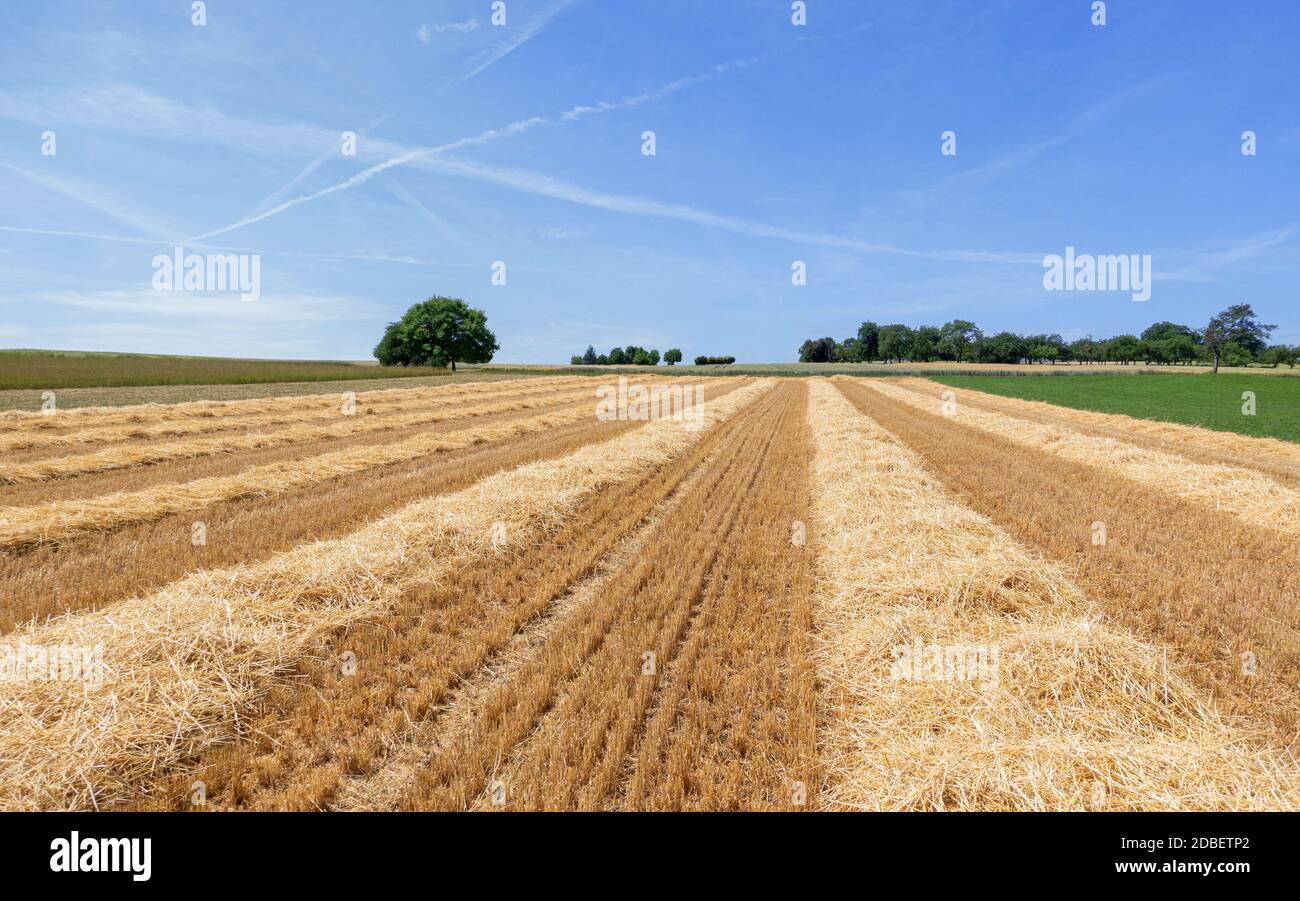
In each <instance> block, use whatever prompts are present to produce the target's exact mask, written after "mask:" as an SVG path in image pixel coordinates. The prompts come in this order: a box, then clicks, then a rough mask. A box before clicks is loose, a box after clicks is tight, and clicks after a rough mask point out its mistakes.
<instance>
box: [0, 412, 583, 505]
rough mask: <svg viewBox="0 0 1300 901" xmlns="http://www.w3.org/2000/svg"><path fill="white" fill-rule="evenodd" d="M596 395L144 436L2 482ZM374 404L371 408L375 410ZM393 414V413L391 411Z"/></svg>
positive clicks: (34, 466) (18, 470)
mask: <svg viewBox="0 0 1300 901" xmlns="http://www.w3.org/2000/svg"><path fill="white" fill-rule="evenodd" d="M590 394H591V390H590V388H569V389H567V390H565V389H564V388H560V389H558V390H550V391H545V392H534V393H530V394H527V395H524V396H522V397H519V396H515V397H508V398H506V399H503V400H498V399H497V398H496V397H495V396H492V395H483V396H482V397H483V399H484V400H487V401H490V402H486V403H473V404H464V403H463V402H462V403H461V404H460V405H454V402H453V404H452V405H446V406H441V405H439V406H433V405H430V406H425V408H424V409H420V410H414V411H411V412H405V411H401V410H398V411H393V412H391V413H388V415H384V414H382V413H381V414H380V415H377V416H376V415H365V416H360V417H358V416H356V415H355V414H349V415H348V416H347V417H346V418H341V419H339V420H338V421H335V422H332V423H329V424H325V425H314V424H312V425H306V424H305V425H291V426H288V427H287V428H278V429H273V430H271V431H248V432H241V433H240V434H236V435H228V436H222V437H214V438H190V439H188V440H184V441H173V442H164V443H154V442H152V441H148V440H143V439H142V440H141V442H140V443H132V444H129V445H125V446H118V447H110V448H105V449H103V450H98V451H93V452H90V453H83V454H74V455H70V456H65V457H54V458H50V459H38V460H32V461H25V462H21V463H16V464H11V465H7V466H5V468H4V469H3V470H0V483H3V484H9V485H15V484H20V483H24V482H40V481H46V480H48V479H56V478H65V477H67V476H73V475H82V474H85V473H91V472H102V471H104V470H110V469H125V468H127V467H131V466H147V465H151V464H156V463H165V462H168V461H171V460H185V459H189V458H192V457H206V456H209V455H211V454H228V453H233V452H236V451H242V450H257V449H262V448H269V447H283V446H285V445H289V444H306V443H308V442H312V441H322V440H325V439H328V438H344V437H348V436H351V435H364V434H368V433H371V432H384V431H392V430H395V429H400V428H405V427H408V426H419V425H431V424H433V423H436V422H446V421H450V420H457V419H461V418H467V417H480V416H490V415H493V414H496V413H505V412H511V411H514V410H529V409H533V408H535V407H539V406H544V405H546V404H547V403H548V402H550V403H559V402H566V401H578V400H586V399H587V398H588V397H589V396H590ZM372 411H373V408H370V410H368V411H367V412H368V413H369V412H372ZM385 412H387V411H385Z"/></svg>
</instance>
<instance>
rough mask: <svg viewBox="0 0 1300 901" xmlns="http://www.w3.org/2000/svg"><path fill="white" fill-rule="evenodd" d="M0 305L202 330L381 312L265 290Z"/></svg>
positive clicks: (65, 293)
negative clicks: (178, 323)
mask: <svg viewBox="0 0 1300 901" xmlns="http://www.w3.org/2000/svg"><path fill="white" fill-rule="evenodd" d="M148 274H149V273H148V272H147V271H146V275H148ZM4 302H5V303H20V304H36V305H40V306H58V307H65V308H67V309H75V310H82V311H85V312H90V313H97V314H101V315H107V316H119V317H127V318H146V319H149V320H151V321H158V320H166V319H187V320H194V321H196V322H199V323H202V324H203V326H204V328H206V327H207V325H208V324H210V323H213V322H216V321H221V320H229V321H236V322H244V323H266V324H269V323H304V322H334V321H338V320H348V319H369V318H373V317H375V316H376V315H379V313H380V312H381V311H382V310H381V308H380V307H379V306H377V305H375V304H372V303H369V302H363V301H357V300H354V299H352V298H348V297H339V296H323V295H315V294H296V293H284V292H276V291H272V290H267V289H266V288H265V287H264V288H263V291H262V296H261V297H260V298H259V299H258V300H256V301H252V302H244V301H242V300H240V299H239V295H238V294H237V293H235V292H218V291H155V290H153V289H152V288H140V289H136V290H117V291H72V290H62V291H43V292H39V293H36V294H32V295H30V296H27V297H15V298H6V299H5V301H4Z"/></svg>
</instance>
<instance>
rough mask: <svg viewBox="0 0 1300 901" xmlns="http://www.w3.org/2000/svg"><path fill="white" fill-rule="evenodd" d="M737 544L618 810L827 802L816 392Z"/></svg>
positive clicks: (782, 442) (768, 465)
mask: <svg viewBox="0 0 1300 901" xmlns="http://www.w3.org/2000/svg"><path fill="white" fill-rule="evenodd" d="M799 394H800V398H799V403H798V405H797V406H794V407H793V408H792V409H790V410H789V411H788V414H787V419H786V420H785V421H783V422H781V423H780V425H779V429H780V431H779V433H778V439H777V441H776V442H775V443H774V445H773V447H772V448H771V450H770V452H769V455H768V459H767V460H766V461H765V465H764V467H763V470H762V472H761V473H760V475H759V477H758V479H756V481H755V482H754V484H753V486H752V487H751V489H750V491H749V492H748V493H747V495H746V498H745V506H744V507H743V508H742V510H741V512H740V515H739V517H738V520H737V523H736V526H735V528H734V529H733V530H732V532H731V533H730V534H729V535H728V536H727V537H726V539H725V540H724V543H723V547H722V554H721V555H720V557H719V559H718V561H717V563H716V564H715V566H714V572H713V575H712V576H711V578H710V580H709V585H708V589H707V591H706V592H705V596H704V598H703V600H702V605H701V610H700V612H699V614H698V615H697V617H696V620H695V624H694V627H693V628H692V629H691V632H690V634H689V635H688V637H687V641H686V645H685V647H684V648H683V650H682V652H681V653H680V654H679V655H678V656H677V657H676V658H674V660H673V661H672V662H671V664H670V666H669V668H668V669H667V670H666V672H665V677H664V685H663V686H662V687H661V688H660V691H659V697H658V698H657V699H656V705H655V708H654V710H653V711H652V714H651V715H650V716H649V717H648V719H647V723H646V726H645V729H644V731H643V733H642V734H641V736H640V737H639V739H638V741H637V745H636V748H635V750H634V752H633V754H632V755H631V760H630V771H629V773H628V775H627V777H626V779H625V781H624V784H623V785H622V786H620V789H619V791H618V792H617V794H616V795H615V796H614V797H613V798H611V803H610V806H611V807H615V808H620V809H633V810H693V809H700V810H731V809H747V810H794V809H799V808H804V807H807V806H811V805H812V804H814V803H815V801H816V793H817V791H818V789H819V787H820V782H821V777H820V773H819V771H818V766H817V763H816V760H815V756H816V751H815V749H816V707H817V705H816V696H815V685H814V682H815V673H814V670H813V665H812V655H811V642H812V608H811V604H812V597H813V590H812V563H811V561H812V550H811V549H812V548H813V547H815V546H816V545H815V537H814V536H810V535H808V531H807V528H808V522H809V521H810V519H811V515H810V508H809V506H808V480H807V468H808V467H807V461H808V457H809V456H810V453H809V451H810V447H809V436H808V432H807V416H806V406H807V389H806V388H805V386H804V385H800V386H799Z"/></svg>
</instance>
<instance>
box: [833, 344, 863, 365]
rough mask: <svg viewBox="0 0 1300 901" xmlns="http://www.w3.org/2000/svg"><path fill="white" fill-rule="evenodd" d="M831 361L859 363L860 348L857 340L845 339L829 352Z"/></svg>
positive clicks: (860, 358)
mask: <svg viewBox="0 0 1300 901" xmlns="http://www.w3.org/2000/svg"><path fill="white" fill-rule="evenodd" d="M831 360H832V361H833V362H835V363H861V362H862V348H861V345H860V344H859V343H858V339H857V338H845V339H844V340H843V341H840V342H839V343H838V344H836V345H835V347H834V348H833V349H832V351H831Z"/></svg>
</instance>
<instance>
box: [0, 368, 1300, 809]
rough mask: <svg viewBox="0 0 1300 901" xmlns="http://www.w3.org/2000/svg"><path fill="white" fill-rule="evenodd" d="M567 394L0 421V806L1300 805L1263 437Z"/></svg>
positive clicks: (727, 392) (1279, 495)
mask: <svg viewBox="0 0 1300 901" xmlns="http://www.w3.org/2000/svg"><path fill="white" fill-rule="evenodd" d="M638 379H641V380H643V381H644V383H645V384H647V385H654V384H657V383H658V382H659V381H663V382H671V383H673V384H680V382H681V380H680V378H678V379H676V380H674V379H666V380H656V379H655V378H654V377H653V376H652V375H645V376H644V378H642V377H641V376H638ZM600 381H601V380H600V379H599V378H596V379H593V378H592V377H591V376H573V377H538V378H529V379H526V380H509V381H496V382H492V381H487V382H478V383H469V384H456V385H447V386H436V387H428V386H420V387H411V388H387V387H385V388H384V389H382V390H377V391H373V392H364V391H363V392H360V393H357V394H356V395H355V398H354V403H353V402H352V401H351V400H349V399H341V398H340V397H338V396H337V395H329V394H314V395H302V396H287V397H273V398H259V399H245V400H235V401H226V402H212V403H198V404H175V405H147V406H139V407H116V408H91V409H82V410H75V411H60V412H58V413H56V414H54V415H51V416H42V415H39V414H20V413H7V414H4V415H3V416H0V455H2V459H3V461H4V462H3V466H0V599H3V600H2V601H0V629H2V630H3V632H4V634H3V635H2V636H0V659H3V660H4V661H5V670H4V672H3V673H0V809H5V810H49V809H69V808H71V809H100V810H113V809H145V810H185V811H201V810H231V809H234V810H339V811H346V810H482V811H496V810H859V809H883V810H1135V809H1136V810H1175V809H1176V810H1182V809H1190V810H1220V809H1225V810H1226V809H1233V810H1236V809H1296V808H1298V807H1300V763H1298V762H1297V760H1296V756H1295V755H1296V752H1297V750H1300V721H1298V717H1297V711H1300V613H1298V612H1297V606H1296V603H1295V599H1296V597H1297V596H1300V542H1298V541H1297V533H1300V445H1296V444H1293V443H1289V442H1286V441H1280V440H1276V439H1272V438H1263V437H1249V436H1242V435H1233V434H1227V433H1223V432H1215V431H1208V430H1205V429H1200V428H1195V427H1191V426H1186V425H1178V424H1171V423H1154V422H1149V421H1145V420H1134V419H1129V418H1127V417H1124V416H1118V415H1111V414H1106V413H1099V412H1088V411H1084V410H1074V409H1066V408H1064V407H1057V406H1052V405H1049V404H1044V403H1038V402H1032V401H1026V400H1020V399H1016V398H1011V397H1003V396H995V395H993V394H986V393H982V392H979V391H975V390H969V389H967V388H950V387H948V386H945V385H941V384H938V383H936V382H933V381H929V380H927V379H923V378H898V379H857V378H849V377H846V376H833V377H829V378H786V379H777V378H763V377H751V376H741V375H737V376H734V377H720V378H712V379H708V380H706V382H705V386H704V387H705V392H706V395H705V398H706V399H705V405H704V408H703V415H702V418H701V419H698V420H696V421H681V420H678V419H671V418H668V419H651V420H648V421H647V420H642V419H613V420H609V419H608V418H603V417H598V416H597V415H596V410H597V405H596V396H595V388H596V384H595V383H596V382H600ZM55 660H57V661H58V663H59V665H57V666H55V665H51V662H52V661H55Z"/></svg>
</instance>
